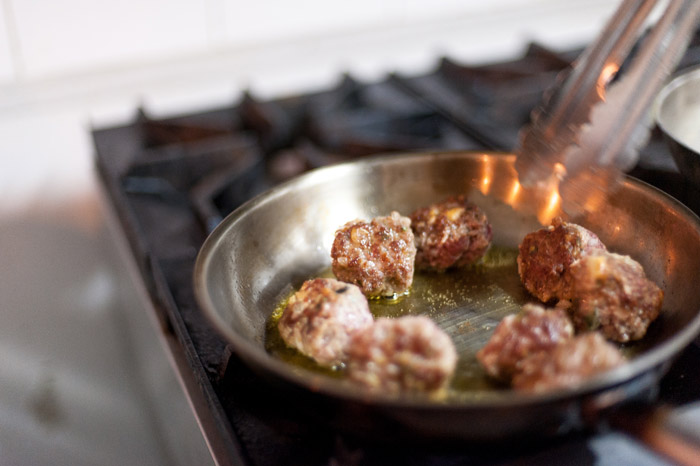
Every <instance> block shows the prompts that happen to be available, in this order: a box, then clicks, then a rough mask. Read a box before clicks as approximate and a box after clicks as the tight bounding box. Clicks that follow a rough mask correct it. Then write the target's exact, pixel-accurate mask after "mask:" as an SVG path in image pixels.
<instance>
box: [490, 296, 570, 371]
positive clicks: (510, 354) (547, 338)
mask: <svg viewBox="0 0 700 466" xmlns="http://www.w3.org/2000/svg"><path fill="white" fill-rule="evenodd" d="M573 335H574V326H573V325H572V323H571V321H570V320H569V317H568V316H567V314H566V312H565V311H564V310H562V309H551V310H546V309H545V308H543V307H542V306H540V305H538V304H526V305H525V306H523V309H522V311H521V312H520V313H519V314H517V315H509V316H506V317H505V318H503V320H501V322H500V323H499V324H498V326H497V327H496V330H494V332H493V335H491V338H490V339H489V341H488V343H486V345H485V346H484V347H483V348H481V350H479V352H478V353H476V357H477V359H478V360H479V362H480V363H481V365H482V366H483V367H484V369H486V372H487V373H488V374H489V375H490V376H491V377H495V378H497V379H501V380H504V381H509V380H510V379H511V377H512V376H513V374H514V373H516V372H517V371H518V367H519V365H520V364H521V362H522V361H523V360H524V359H525V358H527V357H528V356H531V355H533V354H536V353H541V352H547V351H550V350H551V349H552V348H554V347H555V346H556V345H558V344H560V343H562V342H563V341H566V340H568V339H570V338H572V337H573Z"/></svg>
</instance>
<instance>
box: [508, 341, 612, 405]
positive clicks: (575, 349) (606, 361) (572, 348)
mask: <svg viewBox="0 0 700 466" xmlns="http://www.w3.org/2000/svg"><path fill="white" fill-rule="evenodd" d="M624 362H625V358H624V356H623V355H622V353H621V352H620V350H619V349H618V348H617V347H616V346H615V345H613V344H611V343H609V342H608V341H606V340H605V338H604V337H603V336H602V335H600V334H599V333H598V332H589V333H584V334H583V335H579V336H577V337H574V338H572V339H570V340H567V341H565V342H563V343H561V344H559V345H557V346H555V347H554V348H553V349H552V350H551V351H549V352H542V353H537V354H535V355H533V356H530V357H529V358H526V359H524V360H523V361H522V363H521V365H520V367H519V371H518V373H517V374H515V376H514V377H513V387H514V388H515V389H517V390H524V391H530V392H544V391H548V390H554V389H558V388H569V387H574V386H576V385H578V384H580V383H582V382H584V381H585V380H586V379H588V378H590V377H592V376H594V375H596V374H599V373H601V372H604V371H607V370H609V369H613V368H615V367H617V366H619V365H621V364H623V363H624Z"/></svg>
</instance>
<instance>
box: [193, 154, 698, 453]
mask: <svg viewBox="0 0 700 466" xmlns="http://www.w3.org/2000/svg"><path fill="white" fill-rule="evenodd" d="M514 160H515V158H514V156H512V155H508V154H494V153H477V152H454V153H424V154H407V155H398V156H380V157H374V158H368V159H365V160H364V161H361V162H355V163H350V164H342V165H337V166H333V167H328V168H324V169H320V170H316V171H313V172H311V173H309V174H307V175H304V176H302V177H300V178H297V179H295V180H293V181H291V182H289V183H286V184H284V185H281V186H279V187H277V188H275V189H273V190H271V191H269V192H267V193H265V194H263V195H262V196H260V197H258V198H256V199H253V200H252V201H250V202H248V203H247V204H245V205H244V206H243V207H241V208H240V209H238V210H237V211H235V212H234V213H233V214H231V215H230V216H229V217H227V218H226V219H225V220H224V221H223V222H222V224H221V225H220V226H219V227H218V228H217V229H216V230H215V231H214V232H213V233H212V235H211V236H210V237H209V238H208V239H207V241H206V242H205V244H204V246H203V247H202V249H201V251H200V254H199V256H198V259H197V264H196V268H195V276H194V285H195V292H196V295H197V298H198V302H199V303H200V305H201V307H202V309H203V310H204V312H205V313H206V314H207V316H208V317H209V318H210V319H211V321H212V323H213V324H214V326H215V327H216V328H217V329H218V330H219V331H220V332H221V333H222V334H223V335H224V336H225V337H226V338H227V339H228V340H229V341H230V343H231V345H232V347H233V348H234V350H235V351H236V352H237V353H238V355H240V357H241V358H242V359H243V360H244V361H246V362H247V363H248V364H250V365H251V367H253V368H254V369H256V370H258V371H259V372H260V373H262V374H264V375H266V376H269V378H270V380H273V381H275V382H281V387H283V388H285V389H288V393H297V394H300V396H302V397H303V398H304V399H307V400H312V402H315V403H317V404H320V405H323V406H332V407H333V409H335V410H336V411H339V413H340V414H339V416H338V419H342V421H343V427H345V428H348V429H355V430H362V431H364V432H365V433H367V432H377V431H381V430H382V429H393V430H397V429H399V428H400V429H403V430H406V431H407V432H409V433H410V434H417V435H419V436H424V437H425V436H427V437H439V438H460V439H471V440H480V439H498V438H506V437H508V436H515V435H520V434H532V435H547V434H554V433H558V432H565V431H567V430H569V429H572V428H576V427H580V426H581V425H582V424H584V423H586V422H587V421H588V420H589V419H590V417H591V415H592V414H593V413H598V412H600V411H601V410H603V409H606V408H608V407H610V406H614V405H617V404H619V403H620V402H622V401H624V400H626V399H629V398H634V397H638V396H645V395H646V394H647V393H648V392H649V390H652V391H653V387H654V386H655V384H656V382H657V381H658V378H659V377H660V376H661V374H662V373H663V371H664V370H665V369H666V368H667V365H668V363H669V361H670V359H671V358H672V357H673V356H674V355H675V354H677V353H678V352H679V351H680V350H681V349H682V348H683V347H684V346H685V345H687V344H688V343H689V342H690V341H692V339H693V338H694V337H695V336H696V335H697V334H698V331H699V330H700V299H698V294H697V292H696V291H697V290H696V287H695V285H694V279H695V277H697V276H698V275H699V274H700V221H699V220H698V218H697V217H696V216H695V215H694V214H693V213H692V212H690V211H689V210H688V209H686V208H685V207H684V206H682V205H681V204H679V203H678V202H676V201H674V200H673V199H671V198H669V197H667V196H666V195H664V194H663V193H661V192H659V191H657V190H655V189H654V188H652V187H649V186H647V185H645V184H643V183H641V182H638V181H635V180H631V179H628V180H625V181H624V183H623V184H622V187H621V189H620V190H619V191H618V192H617V194H616V195H615V196H614V197H613V198H612V199H611V200H610V202H609V203H608V204H606V205H604V206H602V207H601V209H600V210H598V211H596V212H594V213H591V214H587V215H586V216H585V217H581V218H576V219H572V220H573V221H576V222H577V223H580V224H582V225H584V226H586V227H588V228H590V229H591V230H593V231H594V232H596V233H597V234H598V235H599V236H600V237H601V239H602V240H603V241H604V242H605V243H606V244H607V245H608V247H609V248H610V249H611V250H613V251H616V252H620V253H624V254H630V255H632V256H633V257H634V258H635V259H637V260H638V261H640V262H641V263H642V265H643V266H644V267H645V268H646V271H647V274H648V276H649V277H650V278H651V279H653V280H654V281H656V282H657V283H658V284H659V285H660V286H661V287H662V288H663V289H664V292H665V302H664V310H663V315H662V317H661V318H660V319H659V320H658V321H657V322H655V323H654V325H653V327H652V330H650V332H649V334H648V335H647V337H646V339H645V343H644V344H642V345H641V346H640V347H639V348H638V349H637V354H636V355H635V356H634V357H633V358H632V359H631V360H630V362H629V363H628V364H626V365H625V366H623V367H620V368H618V369H616V370H614V371H611V372H609V373H607V374H605V375H604V376H602V377H599V378H596V379H592V380H591V381H590V382H588V383H586V384H584V385H582V386H580V387H577V388H575V389H572V390H566V391H558V392H554V393H548V394H544V395H528V394H522V393H515V392H512V391H510V390H494V389H484V390H475V391H473V392H467V393H461V394H457V396H454V397H450V398H448V399H447V400H445V401H443V402H433V401H430V400H428V399H425V398H423V397H398V398H392V397H387V396H380V395H377V396H369V395H367V394H365V393H362V392H361V391H358V390H357V389H356V388H355V387H353V386H351V385H349V384H348V383H347V382H345V381H343V380H338V379H334V378H330V377H327V376H324V375H321V374H318V373H315V372H313V371H309V370H305V369H302V368H298V367H293V366H290V365H287V364H285V363H283V362H282V361H280V360H277V359H275V358H273V357H272V356H270V355H269V354H268V353H267V352H266V351H265V347H264V336H265V327H266V322H267V319H268V318H269V316H270V314H271V313H272V312H273V310H274V309H275V307H276V306H277V304H278V303H279V302H280V300H281V299H282V298H283V297H284V296H285V295H286V294H288V293H289V292H290V291H291V290H292V289H293V288H294V287H297V286H299V285H300V284H301V282H302V281H303V280H305V279H307V278H310V277H313V276H314V275H316V274H318V273H319V271H321V270H323V269H324V268H326V267H328V265H329V264H330V257H329V256H330V253H329V251H330V247H331V243H332V240H333V236H334V232H335V230H336V228H338V227H339V226H340V225H342V224H344V223H345V222H346V221H348V220H351V219H354V218H358V217H359V218H370V217H374V216H377V215H385V214H387V213H389V212H390V211H391V210H398V211H399V212H402V213H404V214H408V213H410V212H411V211H412V210H414V209H415V208H417V207H420V206H424V205H426V204H428V203H430V202H433V201H437V200H440V199H442V198H444V197H446V196H448V195H451V194H457V193H466V194H468V196H469V197H470V198H471V199H472V200H473V201H474V202H476V203H477V204H478V205H480V207H481V208H482V209H484V210H485V212H486V214H487V215H488V217H489V219H490V221H491V223H492V225H493V231H494V243H495V244H497V245H500V246H504V247H516V246H517V245H518V243H519V241H520V239H521V238H522V237H523V236H524V235H525V234H526V233H528V232H530V231H532V230H534V229H536V228H539V227H540V226H541V225H542V224H546V223H548V222H549V220H550V219H551V218H552V217H553V216H555V215H563V216H564V217H565V218H566V215H564V214H563V212H562V211H561V208H560V204H559V198H558V196H557V194H556V193H551V192H544V191H537V190H531V189H525V188H523V187H522V186H520V184H519V183H518V178H517V173H516V171H515V169H514ZM507 292H508V291H507V290H505V289H502V288H499V287H498V286H494V287H493V293H494V296H492V297H486V298H483V299H479V300H478V303H476V304H475V305H472V306H471V307H470V305H468V304H467V303H457V304H456V308H457V309H462V310H464V312H465V315H469V312H476V311H475V309H477V310H478V312H483V313H492V314H493V317H494V321H495V318H496V317H498V318H500V317H502V316H503V315H505V314H507V313H509V312H515V311H517V308H518V304H519V303H518V298H517V297H514V298H513V299H512V300H511V301H509V300H508V299H495V298H498V297H499V296H501V297H502V295H503V294H504V293H507ZM506 298H507V297H506ZM504 302H505V303H506V305H504ZM513 303H515V304H513ZM452 312H454V309H453V310H452ZM433 317H434V316H433ZM434 318H435V320H436V321H438V322H439V321H440V319H439V316H438V317H434ZM445 322H447V320H446V321H445ZM446 325H447V324H446ZM457 327H458V326H455V325H450V326H448V327H447V328H445V330H446V331H447V332H448V333H450V334H451V336H452V337H453V339H457V338H458V337H459V335H457V334H456V333H455V331H456V330H455V329H456V328H457ZM492 330H493V326H489V325H485V326H473V327H472V332H471V334H473V336H472V337H471V340H472V341H473V342H479V341H481V342H484V341H486V339H487V338H488V337H489V336H490V333H491V331H492ZM474 345H476V343H474V344H473V345H472V346H470V345H464V346H463V347H460V357H461V358H469V357H473V354H467V353H468V352H470V351H472V352H473V351H475V350H476V349H478V348H476V347H475V346H474ZM533 416H537V422H538V425H539V426H540V428H539V429H538V430H537V432H533V430H532V428H531V426H532V421H533ZM593 417H595V415H594V416H593ZM447 419H449V422H446V420H447ZM336 420H337V419H336Z"/></svg>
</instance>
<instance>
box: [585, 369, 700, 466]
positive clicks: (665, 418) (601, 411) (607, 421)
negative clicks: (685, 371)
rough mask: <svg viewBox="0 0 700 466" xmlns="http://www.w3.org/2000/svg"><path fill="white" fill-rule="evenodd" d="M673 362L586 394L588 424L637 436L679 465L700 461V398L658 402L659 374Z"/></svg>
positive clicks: (642, 441) (586, 421)
mask: <svg viewBox="0 0 700 466" xmlns="http://www.w3.org/2000/svg"><path fill="white" fill-rule="evenodd" d="M668 365H670V361H667V363H666V365H663V366H661V367H659V368H657V370H652V371H648V372H646V373H644V374H642V375H641V376H639V377H637V378H636V379H634V380H632V381H630V382H628V383H625V384H622V385H620V386H618V387H616V388H615V389H612V390H608V391H605V392H603V393H600V394H598V395H595V396H592V397H590V398H587V399H586V400H584V401H583V403H582V406H581V415H582V418H583V421H584V423H585V424H587V425H589V426H601V424H602V425H603V426H608V427H610V428H612V429H615V430H618V431H622V432H625V433H627V434H629V435H631V436H632V437H634V438H636V439H638V440H639V441H640V442H641V443H642V444H644V445H646V446H648V447H649V448H651V449H652V450H654V451H655V452H657V453H659V454H660V455H662V456H664V457H666V458H668V459H670V460H671V461H673V462H675V463H677V464H680V465H692V466H697V465H698V462H699V461H700V401H698V402H694V403H691V404H688V405H686V406H682V407H676V406H672V405H670V404H666V403H659V402H658V387H659V378H660V376H661V375H662V374H665V373H666V372H667V369H668V367H667V366H668Z"/></svg>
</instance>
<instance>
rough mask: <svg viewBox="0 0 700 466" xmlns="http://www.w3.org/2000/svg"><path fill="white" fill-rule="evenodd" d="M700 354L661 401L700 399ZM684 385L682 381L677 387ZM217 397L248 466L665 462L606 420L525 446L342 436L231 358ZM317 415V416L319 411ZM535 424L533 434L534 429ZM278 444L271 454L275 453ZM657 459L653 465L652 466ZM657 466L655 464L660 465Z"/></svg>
mask: <svg viewBox="0 0 700 466" xmlns="http://www.w3.org/2000/svg"><path fill="white" fill-rule="evenodd" d="M699 357H700V348H699V347H698V346H697V345H696V344H693V345H691V346H690V347H689V348H688V349H686V351H685V352H683V353H682V354H681V356H680V357H679V358H678V360H677V362H676V363H675V364H674V365H673V367H672V368H671V370H670V372H669V376H667V377H666V378H664V379H663V380H662V383H661V396H660V400H661V401H662V402H663V403H667V404H683V403H687V402H690V401H693V400H698V399H700V393H699V392H700V383H697V382H698V379H700V375H697V374H696V372H697V371H694V370H693V361H697V360H698V358H699ZM679 379H680V380H679ZM217 391H222V392H225V393H226V396H223V397H221V399H223V400H229V401H228V402H227V401H224V405H223V408H224V410H225V411H226V412H227V413H229V419H230V420H231V421H232V423H233V430H234V431H235V433H236V435H237V436H238V437H239V438H240V439H241V441H242V442H241V443H242V445H244V446H245V447H244V455H245V456H246V459H247V461H248V462H249V463H250V464H254V465H275V464H280V461H282V462H283V463H284V464H287V465H307V466H311V465H360V464H362V465H387V464H404V465H426V464H428V465H430V464H440V465H444V464H447V465H451V464H455V465H456V464H472V465H486V464H489V465H493V464H499V465H511V464H512V465H515V464H521V465H535V464H537V465H539V464H580V465H593V464H666V463H665V462H664V460H662V459H661V457H658V456H656V454H655V453H652V452H650V450H649V449H648V448H647V447H645V446H644V445H642V444H640V443H639V442H638V441H637V440H636V439H634V438H632V437H630V436H629V435H628V434H626V433H624V432H620V431H616V430H614V429H612V428H610V427H609V425H608V424H607V422H605V420H602V422H601V423H600V425H598V426H597V427H594V428H591V429H589V430H585V431H575V432H572V433H568V434H562V435H559V436H555V437H547V438H537V437H532V438H523V439H522V440H520V441H513V440H512V439H511V440H510V441H505V442H493V443H486V442H482V443H467V442H461V443H460V442H456V441H448V442H439V441H436V440H434V439H432V440H431V439H426V440H421V439H418V438H402V437H399V436H398V435H397V433H396V432H395V431H392V430H391V429H387V432H386V436H384V437H381V438H377V437H368V436H364V435H362V434H361V433H358V432H357V431H354V430H352V431H347V430H345V429H338V427H337V425H338V424H337V420H336V421H330V422H332V425H331V424H329V422H327V421H328V419H329V417H332V416H333V415H332V414H331V413H328V412H323V411H322V410H323V409H324V405H323V404H318V405H317V406H314V404H313V403H311V404H309V403H305V402H298V401H297V398H296V397H295V396H294V395H293V394H292V393H291V392H289V391H286V390H285V389H281V388H280V387H279V386H277V385H274V384H271V383H269V382H268V381H267V380H266V379H264V378H262V377H260V376H259V375H258V374H257V373H256V372H254V371H252V370H251V369H249V368H248V367H247V366H246V365H245V363H243V362H242V361H241V360H240V359H239V358H238V357H237V356H236V355H235V354H233V355H231V356H230V358H229V361H228V364H227V366H226V369H225V372H224V374H223V377H222V378H221V380H220V383H219V385H218V386H217ZM314 411H316V412H314ZM536 424H537V422H536V420H533V430H536V429H537V426H536ZM271 445H274V449H271V448H270V446H271ZM651 459H653V460H654V461H651ZM655 461H658V463H657V462H655Z"/></svg>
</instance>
